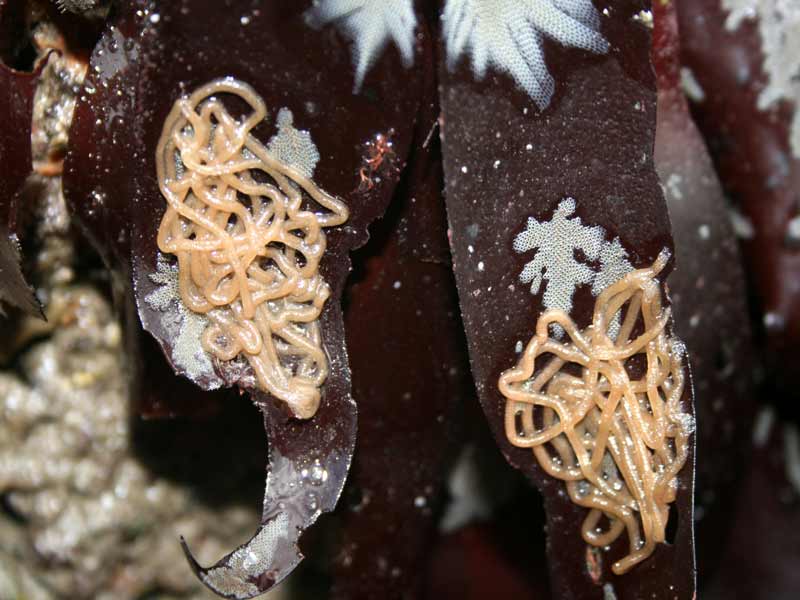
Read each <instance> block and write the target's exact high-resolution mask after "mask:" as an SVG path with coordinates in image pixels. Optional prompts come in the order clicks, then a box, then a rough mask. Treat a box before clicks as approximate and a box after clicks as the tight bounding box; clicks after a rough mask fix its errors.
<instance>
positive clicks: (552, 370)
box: [499, 252, 694, 574]
mask: <svg viewBox="0 0 800 600" xmlns="http://www.w3.org/2000/svg"><path fill="white" fill-rule="evenodd" d="M667 258H668V255H667V253H666V252H663V253H662V254H661V255H660V256H659V258H658V259H657V260H656V262H655V263H654V264H653V265H652V266H651V267H650V268H647V269H640V270H637V271H633V272H631V273H628V274H627V275H625V276H624V277H622V278H621V279H620V280H619V281H618V282H617V283H615V284H613V285H611V286H609V287H608V288H606V290H605V291H604V292H603V293H602V294H600V296H599V297H598V298H597V301H596V303H595V308H594V314H593V320H592V324H591V325H590V326H589V327H588V328H587V329H586V330H584V331H579V330H578V328H577V326H576V324H575V323H574V321H573V320H572V319H571V318H570V317H569V315H568V314H567V313H566V312H564V311H562V310H557V309H555V310H549V311H547V312H545V313H544V314H543V315H542V316H541V317H540V318H539V321H538V322H537V326H536V334H535V336H534V337H533V339H531V341H530V342H529V343H528V346H527V348H526V349H525V351H524V353H523V354H522V356H521V358H520V361H519V363H518V365H517V366H516V367H514V368H512V369H510V370H508V371H506V372H505V373H503V374H502V376H501V377H500V381H499V388H500V391H501V393H502V394H503V395H504V396H505V398H506V407H505V431H506V435H507V437H508V439H509V441H510V442H511V443H512V444H514V445H515V446H518V447H522V448H531V449H532V450H533V453H534V455H535V456H536V459H537V461H538V462H539V464H540V465H541V467H542V468H543V469H544V471H545V472H546V473H547V474H549V475H550V476H552V477H555V478H557V479H561V480H563V481H564V482H566V487H567V491H568V493H569V496H570V498H571V500H572V501H573V502H575V503H576V504H578V505H580V506H583V507H586V508H589V509H590V510H589V514H588V515H587V517H586V519H585V521H584V523H583V527H582V532H581V533H582V536H583V539H584V540H585V541H586V542H587V543H588V544H591V545H593V546H606V545H608V544H610V543H611V542H613V541H614V540H616V539H617V538H618V537H619V536H620V535H621V534H622V532H623V531H627V533H628V540H629V544H630V553H629V554H628V555H627V556H625V557H624V558H622V559H621V560H619V561H617V562H616V563H614V565H613V570H614V572H615V573H617V574H622V573H625V572H626V571H628V570H629V569H630V568H631V567H633V566H634V565H636V564H637V563H639V562H641V561H642V560H644V559H645V558H647V557H648V556H650V554H652V552H653V550H654V549H655V546H656V544H658V543H660V542H663V541H665V531H666V525H667V520H668V518H669V504H670V503H671V502H673V501H674V500H675V497H676V492H677V486H678V480H677V475H678V472H679V471H680V470H681V468H682V467H683V465H684V464H685V462H686V459H687V455H688V451H689V436H690V435H691V433H692V431H693V428H694V420H693V418H692V416H691V415H689V414H687V413H686V412H685V411H684V409H683V407H682V402H681V399H682V396H683V393H684V385H685V374H684V373H685V371H684V369H685V367H684V352H683V346H682V345H681V343H680V342H678V341H677V340H676V339H674V338H672V337H670V335H668V333H667V325H668V323H669V319H670V311H669V309H667V308H664V307H662V304H661V288H660V286H659V283H658V281H657V280H656V276H657V275H658V273H659V272H660V271H661V270H662V269H663V267H664V265H665V264H666V261H667ZM618 315H619V316H620V318H621V325H620V326H619V329H618V331H617V332H616V334H614V333H612V332H611V331H610V329H611V324H612V323H613V322H614V320H615V318H617V316H618ZM556 324H557V325H559V326H560V327H561V328H562V329H563V330H564V331H565V332H566V334H567V336H568V341H559V340H556V339H553V338H552V337H551V336H550V327H551V326H553V325H556ZM603 517H605V519H606V520H607V522H608V525H607V527H605V528H604V527H603V522H602V521H603Z"/></svg>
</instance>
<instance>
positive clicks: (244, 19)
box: [239, 15, 250, 25]
mask: <svg viewBox="0 0 800 600" xmlns="http://www.w3.org/2000/svg"><path fill="white" fill-rule="evenodd" d="M239 22H240V23H241V24H242V25H249V24H250V17H248V16H247V15H245V16H243V17H242V18H241V19H239Z"/></svg>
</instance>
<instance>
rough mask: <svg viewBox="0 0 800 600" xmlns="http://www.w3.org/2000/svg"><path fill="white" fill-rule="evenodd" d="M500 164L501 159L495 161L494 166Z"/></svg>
mask: <svg viewBox="0 0 800 600" xmlns="http://www.w3.org/2000/svg"><path fill="white" fill-rule="evenodd" d="M499 166H500V161H499V160H496V161H494V168H495V169H496V168H497V167H499Z"/></svg>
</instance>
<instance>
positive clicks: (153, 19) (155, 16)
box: [150, 13, 161, 23]
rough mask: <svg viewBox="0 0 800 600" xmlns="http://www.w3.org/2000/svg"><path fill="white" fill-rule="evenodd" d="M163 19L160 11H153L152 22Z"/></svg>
mask: <svg viewBox="0 0 800 600" xmlns="http://www.w3.org/2000/svg"><path fill="white" fill-rule="evenodd" d="M160 20H161V15H160V14H158V13H153V14H152V15H150V22H151V23H158V22H159V21H160Z"/></svg>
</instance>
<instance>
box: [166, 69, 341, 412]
mask: <svg viewBox="0 0 800 600" xmlns="http://www.w3.org/2000/svg"><path fill="white" fill-rule="evenodd" d="M222 95H232V96H236V97H238V99H240V100H243V101H244V102H245V103H246V104H247V105H248V106H249V107H250V109H251V111H252V112H250V114H245V115H243V116H242V117H240V118H238V119H237V118H234V117H233V116H232V115H231V114H230V113H229V112H228V110H227V109H226V107H225V105H224V104H223V102H222V100H221V97H220V96H222ZM266 115H267V110H266V106H265V104H264V101H263V100H262V99H261V98H260V97H259V95H258V94H257V93H256V92H255V90H253V89H252V88H251V87H250V86H249V85H247V84H245V83H243V82H240V81H237V80H235V79H232V78H225V79H218V80H215V81H212V82H210V83H208V84H206V85H204V86H202V87H200V88H199V89H197V90H196V91H195V92H194V93H192V94H191V95H190V96H184V97H181V98H179V99H178V100H177V101H176V102H175V105H174V107H173V109H172V111H171V112H170V114H169V115H168V117H167V119H166V121H165V123H164V128H163V131H162V134H161V138H160V140H159V143H158V148H157V151H156V169H157V174H158V182H159V188H160V189H161V193H162V194H163V195H164V198H165V199H166V201H167V210H166V212H165V213H164V216H163V218H162V220H161V224H160V226H159V229H158V248H159V250H160V251H161V252H163V253H165V254H174V255H175V256H176V257H177V259H178V270H179V276H178V277H179V290H180V299H181V301H182V302H183V304H184V305H185V306H186V308H187V309H188V310H190V311H193V312H195V313H199V314H204V315H205V316H206V317H207V318H208V320H209V323H210V324H209V326H208V327H207V328H206V330H205V331H204V333H203V335H202V337H201V341H202V346H203V349H204V350H205V351H206V352H208V353H209V354H210V355H211V356H213V357H214V358H216V359H217V360H218V361H221V362H223V363H224V362H226V361H231V360H233V359H235V358H237V357H239V356H243V357H244V358H246V359H247V361H248V363H249V364H250V366H251V367H252V369H253V372H254V374H255V377H256V381H257V386H258V387H259V388H260V389H262V390H264V391H266V392H269V393H270V394H272V395H273V396H275V397H276V398H278V399H280V400H282V401H284V402H286V403H287V404H288V406H289V408H290V409H291V411H292V413H293V414H294V415H295V416H296V417H298V418H310V417H312V416H313V415H314V414H315V412H316V410H317V408H318V406H319V402H320V394H321V391H320V389H321V386H322V384H323V382H324V381H325V379H326V378H327V375H328V360H327V357H326V355H325V350H324V348H323V344H322V335H321V331H320V324H319V316H320V313H321V311H322V308H323V306H324V303H325V301H326V300H327V298H328V296H329V295H330V287H329V286H328V284H327V283H326V282H325V280H324V279H323V278H322V276H321V275H320V273H319V262H320V260H321V258H322V256H323V254H324V252H325V248H326V237H325V233H324V231H323V228H325V227H334V226H336V225H341V224H342V223H344V222H345V221H346V220H347V217H348V210H347V207H346V206H345V205H344V203H342V202H341V201H340V200H338V199H337V198H334V197H333V196H331V195H329V194H327V193H326V192H324V191H323V190H321V189H320V188H319V187H317V185H316V184H315V183H314V182H313V181H312V180H311V179H310V178H309V177H307V176H306V175H305V174H304V173H303V172H302V169H299V168H296V167H295V166H290V165H288V164H286V163H284V162H282V161H281V160H280V159H279V158H278V157H277V156H276V155H274V154H273V153H271V152H270V151H269V149H268V148H267V147H265V146H264V145H263V144H262V143H261V141H259V140H258V139H257V138H255V137H254V136H253V135H252V134H251V131H252V129H253V128H254V127H256V126H257V125H258V124H259V123H260V122H261V121H262V120H263V119H264V118H265V117H266ZM312 205H318V206H319V207H320V208H321V210H319V211H312V208H311V206H312Z"/></svg>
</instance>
